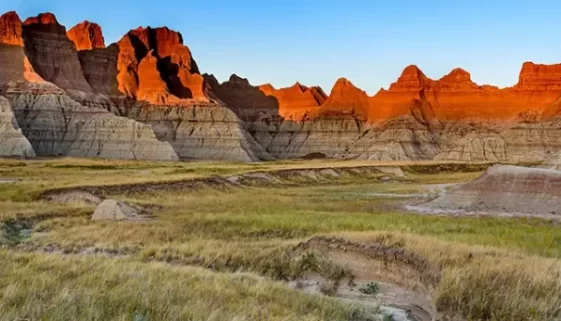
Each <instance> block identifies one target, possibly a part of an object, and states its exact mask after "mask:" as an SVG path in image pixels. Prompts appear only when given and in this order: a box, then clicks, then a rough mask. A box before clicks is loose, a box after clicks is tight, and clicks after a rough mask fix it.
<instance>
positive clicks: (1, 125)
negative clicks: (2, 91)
mask: <svg viewBox="0 0 561 321" xmlns="http://www.w3.org/2000/svg"><path fill="white" fill-rule="evenodd" d="M0 156H21V157H35V151H34V150H33V147H31V144H30V143H29V141H28V140H27V138H25V136H24V135H23V133H22V132H21V129H20V128H19V125H18V122H17V120H16V117H15V116H14V112H13V111H12V107H11V106H10V102H9V101H8V100H7V99H6V98H4V97H2V96H0Z"/></svg>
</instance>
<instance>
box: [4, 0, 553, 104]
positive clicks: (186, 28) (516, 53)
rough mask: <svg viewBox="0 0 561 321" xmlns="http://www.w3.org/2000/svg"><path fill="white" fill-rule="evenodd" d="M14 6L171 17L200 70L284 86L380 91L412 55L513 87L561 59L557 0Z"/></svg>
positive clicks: (65, 13)
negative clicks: (532, 70)
mask: <svg viewBox="0 0 561 321" xmlns="http://www.w3.org/2000/svg"><path fill="white" fill-rule="evenodd" d="M10 10H15V11H17V12H18V13H19V15H20V17H21V18H22V19H25V18H27V17H29V16H35V15H37V14H38V13H41V12H46V11H49V12H53V13H54V14H55V15H56V16H57V18H58V20H59V22H60V23H61V24H63V25H65V26H66V27H67V28H68V29H70V28H71V27H72V26H74V25H75V24H77V23H79V22H81V21H83V20H89V21H93V22H97V23H99V24H100V25H101V26H102V29H103V33H104V36H105V40H106V43H107V44H109V43H112V42H115V41H118V40H119V39H120V38H121V37H122V36H123V35H124V34H125V33H126V32H127V31H128V30H130V29H134V28H136V27H138V26H151V27H158V26H167V27H169V28H170V29H174V30H177V31H180V32H181V33H182V35H183V39H184V42H185V44H186V45H187V46H189V48H190V49H191V51H192V53H193V56H194V58H195V60H196V61H197V63H198V65H199V68H200V69H201V72H203V73H212V74H214V75H215V76H216V77H217V78H218V79H219V80H220V81H225V80H227V79H228V78H229V76H230V75H231V74H233V73H235V74H237V75H239V76H241V77H245V78H248V79H249V81H250V82H251V83H252V84H254V85H258V84H262V83H271V84H273V85H274V86H275V87H277V88H279V87H285V86H290V85H292V84H294V83H295V82H296V81H299V82H300V83H302V84H305V85H309V86H311V85H320V86H322V88H323V89H324V90H325V91H326V92H329V91H330V90H331V87H332V86H333V84H334V83H335V81H336V80H337V79H338V78H340V77H345V78H347V79H349V80H350V81H352V82H353V83H354V84H355V85H356V86H358V87H360V88H361V89H363V90H365V91H366V92H368V93H369V94H374V93H375V92H377V91H378V90H379V89H380V88H382V87H384V88H388V86H389V85H390V84H391V83H392V82H394V81H395V80H396V79H397V78H398V77H399V75H400V73H401V71H402V70H403V69H404V68H405V67H406V66H408V65H411V64H415V65H417V66H419V67H420V68H421V70H423V72H424V73H425V74H426V75H427V76H429V77H431V78H434V79H438V78H440V77H442V76H443V75H445V74H447V73H448V72H449V71H450V70H452V69H453V68H456V67H460V68H463V69H465V70H467V71H469V72H470V73H471V75H472V80H474V81H475V82H477V83H478V84H492V85H497V86H500V87H505V86H511V85H513V84H515V83H516V82H517V79H518V74H519V72H520V68H521V66H522V63H523V62H524V61H528V60H530V61H534V62H536V63H545V64H552V63H559V62H561V41H559V39H560V37H561V23H559V19H558V16H559V13H560V12H561V1H558V0H557V1H545V0H542V1H540V0H534V1H524V0H509V1H506V0H485V1H482V0H470V1H466V0H454V1H453V0H445V1H440V0H424V1H416V0H409V1H406V0H300V1H295V0H269V1H263V0H260V1H249V0H237V1H233V0H222V1H218V0H159V1H154V0H151V1H144V0H136V1H131V0H95V1H76V0H49V1H45V0H9V1H8V0H0V12H6V11H10Z"/></svg>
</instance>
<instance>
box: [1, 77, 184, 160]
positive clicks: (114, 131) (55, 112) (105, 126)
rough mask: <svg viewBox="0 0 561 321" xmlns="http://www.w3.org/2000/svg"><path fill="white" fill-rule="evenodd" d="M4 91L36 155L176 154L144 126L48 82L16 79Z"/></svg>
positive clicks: (121, 156) (139, 156)
mask: <svg viewBox="0 0 561 321" xmlns="http://www.w3.org/2000/svg"><path fill="white" fill-rule="evenodd" d="M4 95H5V96H6V97H7V98H8V99H9V100H10V102H11V104H12V106H13V109H14V112H15V115H16V118H17V120H18V123H19V124H20V126H21V128H22V131H23V133H24V135H25V136H26V137H27V138H28V139H29V141H30V142H31V145H32V146H33V148H34V150H35V152H36V153H37V154H38V155H43V156H62V155H65V156H76V157H99V158H118V159H145V160H168V161H169V160H178V157H177V155H176V154H175V152H174V150H173V148H172V147H171V146H170V145H169V144H168V143H167V142H161V141H158V140H157V139H156V137H155V135H154V132H153V131H152V128H151V127H150V126H148V125H144V124H141V123H139V122H136V121H134V120H132V119H127V118H124V117H117V116H115V115H113V114H111V113H109V112H107V111H106V110H103V109H95V108H91V107H85V106H83V105H81V104H80V103H78V102H76V101H75V100H73V99H72V98H70V97H69V96H68V95H66V94H65V93H64V91H62V90H61V89H59V88H57V87H55V86H54V85H52V84H51V85H49V84H21V85H19V87H16V88H7V89H6V91H5V92H4Z"/></svg>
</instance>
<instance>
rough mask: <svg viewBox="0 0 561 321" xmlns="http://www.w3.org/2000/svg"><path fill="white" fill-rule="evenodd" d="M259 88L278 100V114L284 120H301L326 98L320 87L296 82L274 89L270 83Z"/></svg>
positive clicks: (315, 110)
mask: <svg viewBox="0 0 561 321" xmlns="http://www.w3.org/2000/svg"><path fill="white" fill-rule="evenodd" d="M259 90H260V91H261V92H262V93H263V94H265V95H267V96H271V97H274V98H275V99H276V101H277V102H278V105H279V106H278V114H279V115H280V116H281V117H283V118H284V119H285V120H295V121H299V120H303V119H306V118H309V117H311V116H312V115H314V114H315V113H317V111H318V109H319V107H320V106H321V105H322V104H323V103H324V102H325V101H326V100H327V95H326V94H325V92H324V91H323V90H322V89H321V88H320V87H306V86H304V85H301V84H300V83H296V84H294V85H293V86H291V87H287V88H280V89H275V88H274V87H273V86H272V85H270V84H265V85H261V86H259Z"/></svg>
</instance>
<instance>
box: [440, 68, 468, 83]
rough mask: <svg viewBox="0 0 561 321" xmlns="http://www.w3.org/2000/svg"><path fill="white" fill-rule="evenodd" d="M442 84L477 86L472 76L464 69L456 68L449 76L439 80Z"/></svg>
mask: <svg viewBox="0 0 561 321" xmlns="http://www.w3.org/2000/svg"><path fill="white" fill-rule="evenodd" d="M438 82H439V83H441V84H445V85H446V84H447V83H465V84H467V85H469V86H476V87H477V85H476V84H475V83H474V82H473V81H472V80H471V74H470V73H469V72H467V71H466V70H464V69H462V68H454V69H452V71H450V72H449V73H448V74H447V75H444V76H443V77H442V78H440V79H439V80H438Z"/></svg>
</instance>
